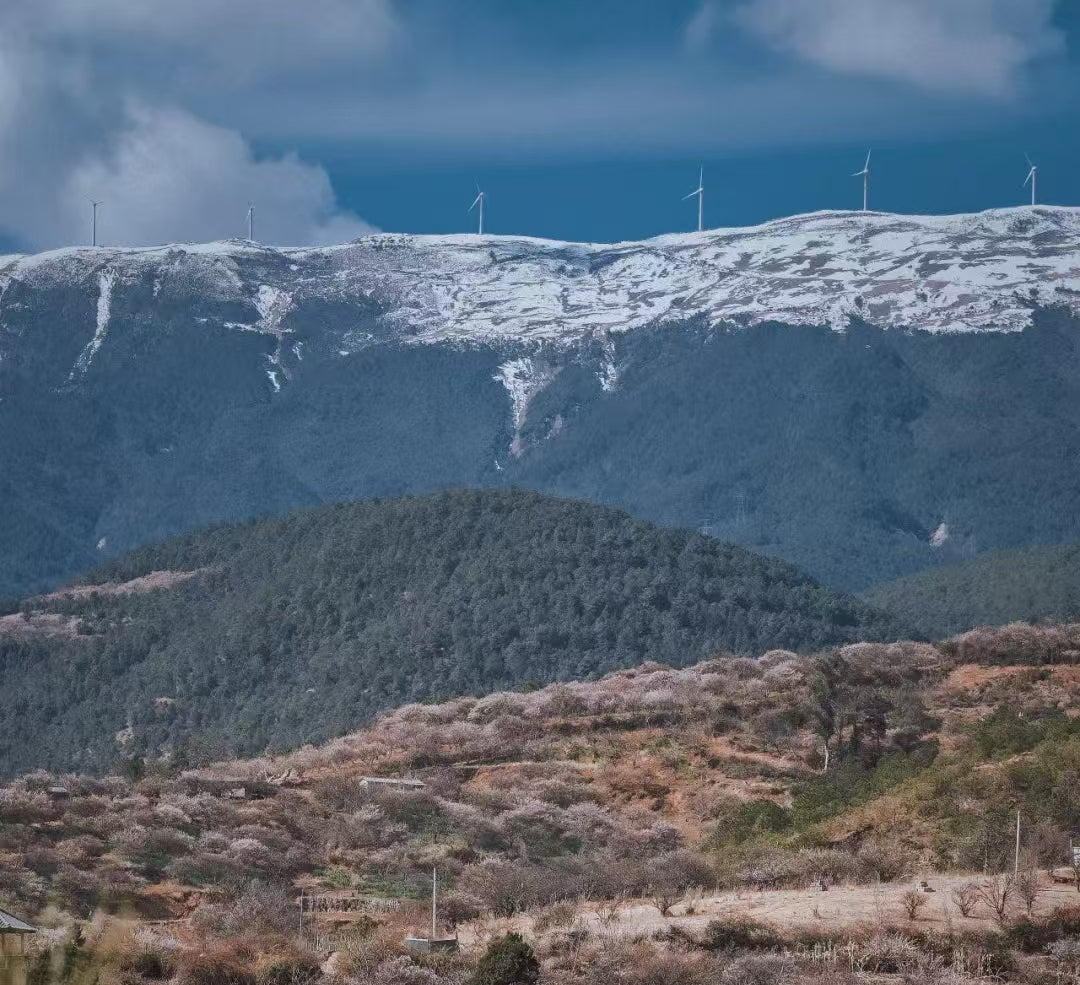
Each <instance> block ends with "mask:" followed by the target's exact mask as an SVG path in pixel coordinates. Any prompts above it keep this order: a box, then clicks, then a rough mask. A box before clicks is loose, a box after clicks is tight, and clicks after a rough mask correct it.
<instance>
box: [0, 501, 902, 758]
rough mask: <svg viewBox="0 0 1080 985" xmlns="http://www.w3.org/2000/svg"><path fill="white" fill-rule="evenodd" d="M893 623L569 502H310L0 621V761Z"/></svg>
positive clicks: (128, 750)
mask: <svg viewBox="0 0 1080 985" xmlns="http://www.w3.org/2000/svg"><path fill="white" fill-rule="evenodd" d="M155 572H159V573H161V572H164V573H162V574H156V575H155V574H153V573H155ZM148 575H150V576H151V577H149V578H147V577H145V576H148ZM896 635H897V630H895V629H894V627H893V625H892V624H891V622H890V621H889V619H888V618H886V617H884V616H882V615H880V614H877V613H876V612H875V611H873V610H871V609H870V608H869V607H868V606H866V605H865V604H864V603H861V602H858V601H856V600H854V599H853V598H851V597H848V596H844V595H842V594H838V593H835V592H832V591H829V590H827V589H825V588H822V587H821V586H819V585H818V584H817V583H815V582H814V581H813V580H812V579H810V578H808V577H807V576H805V575H803V574H801V573H800V572H799V571H797V570H796V569H794V568H793V567H791V566H790V565H788V564H786V563H783V562H780V561H775V560H771V559H766V558H761V557H758V556H756V555H753V554H750V553H748V552H747V551H744V550H742V549H741V548H738V547H733V546H730V545H726V544H723V543H721V542H718V541H716V540H713V539H711V538H707V537H703V536H701V535H698V534H690V533H684V532H677V531H671V530H664V529H659V528H657V527H654V526H651V525H649V524H647V523H644V522H641V521H638V520H634V519H632V518H631V517H629V516H627V515H626V514H624V513H621V512H618V511H615V510H611V509H607V508H602V507H597V506H593V505H590V504H585V503H579V502H574V501H568V500H559V499H553V498H549V497H545V496H542V495H540V494H537V493H531V492H453V493H444V494H438V495H434V496H430V497H417V498H402V499H393V500H384V501H373V502H367V503H360V504H350V505H338V506H330V507H322V508H319V509H315V510H311V511H305V512H300V513H296V514H293V515H291V516H289V517H286V518H284V519H279V518H278V519H265V520H261V521H256V522H252V523H248V524H241V525H235V526H224V527H219V528H216V529H211V530H209V531H206V532H203V533H197V534H193V535H189V536H185V537H182V538H178V539H175V540H171V541H168V542H166V543H164V544H162V545H160V546H155V547H148V548H144V549H142V550H140V551H137V552H136V553H134V554H131V555H129V556H127V557H124V558H121V559H119V560H117V561H115V562H114V563H112V564H110V565H109V566H108V567H106V568H104V569H103V570H102V571H100V572H98V573H97V574H96V575H95V576H94V577H93V578H92V579H91V580H90V583H88V584H87V585H83V586H81V587H78V588H76V589H74V590H72V591H69V592H67V593H61V594H58V595H54V596H49V597H45V598H40V599H36V600H30V601H28V602H26V603H24V604H23V605H22V607H21V612H18V613H16V614H12V615H9V616H8V617H7V618H5V619H3V620H2V621H0V674H2V676H3V680H4V687H3V689H2V691H0V737H2V738H0V770H2V771H4V772H9V773H10V772H15V771H18V770H24V769H28V768H32V767H34V766H37V765H49V766H52V767H57V768H59V767H64V768H70V767H75V766H78V767H79V768H82V769H89V770H94V769H100V768H104V767H108V766H110V765H112V764H113V762H114V760H115V758H116V756H117V755H118V754H123V755H125V756H130V755H133V754H136V753H138V754H144V753H151V754H156V753H157V752H159V751H161V750H162V749H183V750H184V754H185V755H188V756H191V757H192V758H204V757H205V756H208V755H223V754H233V753H235V754H241V753H253V752H258V751H260V750H263V749H266V748H271V749H283V748H288V747H293V746H296V745H298V744H300V743H304V742H310V741H316V740H322V739H326V738H328V737H331V736H333V735H336V734H339V733H341V732H342V731H344V730H346V729H348V728H350V727H356V726H357V725H359V724H362V723H363V722H364V721H365V720H366V719H368V718H369V717H370V716H371V715H372V714H373V713H374V712H376V711H379V710H381V709H385V708H389V707H392V706H394V705H396V704H400V703H401V702H403V701H414V700H426V699H431V698H444V697H448V696H452V695H458V694H473V693H484V692H488V691H491V690H494V689H498V688H505V687H510V686H521V685H524V684H530V683H533V682H535V683H543V682H548V681H552V680H569V679H582V678H588V677H590V676H593V675H596V674H601V673H604V672H606V671H610V670H612V669H615V668H619V667H626V666H630V665H633V664H637V663H640V662H642V661H644V660H657V661H662V662H665V663H670V664H675V665H686V664H690V663H693V662H695V661H697V660H700V659H702V658H704V657H707V656H709V655H710V654H713V653H714V652H716V651H718V650H725V651H731V652H736V653H741V654H760V653H763V652H764V651H767V650H770V649H773V648H779V647H783V648H788V649H797V650H815V649H818V648H820V647H823V646H826V645H829V644H834V643H840V642H845V641H853V640H862V639H883V638H889V637H894V636H896ZM117 734H119V737H120V738H119V744H118V743H117V741H116V740H115V739H114V736H116V735H117ZM26 735H33V736H35V741H34V742H33V743H32V744H29V745H28V744H27V743H25V742H24V741H23V737H25V736H26Z"/></svg>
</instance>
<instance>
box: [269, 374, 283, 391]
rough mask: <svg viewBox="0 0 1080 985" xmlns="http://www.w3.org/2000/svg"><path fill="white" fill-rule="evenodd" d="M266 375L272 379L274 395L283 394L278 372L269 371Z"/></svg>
mask: <svg viewBox="0 0 1080 985" xmlns="http://www.w3.org/2000/svg"><path fill="white" fill-rule="evenodd" d="M266 375H267V376H268V377H269V379H270V383H271V385H272V386H273V388H274V393H280V392H281V383H280V381H279V380H278V371H277V370H276V369H268V370H267V371H266Z"/></svg>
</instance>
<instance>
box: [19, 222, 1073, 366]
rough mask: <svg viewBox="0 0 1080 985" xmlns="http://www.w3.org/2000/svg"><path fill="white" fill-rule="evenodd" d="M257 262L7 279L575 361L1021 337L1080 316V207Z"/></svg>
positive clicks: (204, 253) (199, 252)
mask: <svg viewBox="0 0 1080 985" xmlns="http://www.w3.org/2000/svg"><path fill="white" fill-rule="evenodd" d="M251 252H252V251H251V249H250V248H249V247H247V246H245V245H243V244H237V243H235V242H233V243H228V242H226V243H210V244H204V245H197V244H196V245H182V246H168V247H160V248H152V249H137V250H123V249H118V248H104V249H102V248H99V249H98V250H96V251H92V250H86V249H75V248H69V249H64V250H54V251H52V252H49V253H43V254H40V255H37V256H12V257H0V282H3V281H4V280H5V279H6V280H12V279H13V280H18V281H21V282H24V283H26V284H29V285H30V286H35V285H38V284H41V285H43V286H49V285H54V284H64V285H72V284H77V283H80V282H81V281H82V280H83V279H85V278H86V277H88V276H96V272H97V271H98V270H100V269H101V265H102V263H105V264H107V265H108V267H109V269H112V270H117V271H119V272H120V275H121V276H122V277H124V278H127V277H128V276H130V277H132V279H133V280H134V279H138V278H140V277H142V276H145V275H147V274H149V275H150V276H158V275H160V276H162V278H163V280H162V282H163V283H166V284H169V285H170V286H171V285H173V284H181V283H183V284H185V285H187V288H188V289H189V290H191V291H197V292H198V293H199V295H200V296H201V297H203V298H205V299H206V300H208V301H212V302H214V303H224V304H241V303H248V304H253V305H254V307H255V308H256V309H257V310H258V313H259V321H258V324H257V325H255V326H248V325H241V324H234V325H233V327H237V328H244V329H246V330H255V331H262V332H268V333H272V334H275V335H280V334H282V331H283V330H282V328H281V326H282V324H283V322H284V319H285V317H286V315H287V314H288V313H289V312H290V311H292V310H293V308H295V307H298V306H302V305H304V304H305V303H309V302H318V303H321V304H327V303H329V304H331V305H357V304H360V303H365V302H367V301H368V300H369V299H370V300H371V301H374V302H375V304H376V305H377V312H378V313H377V314H376V315H375V317H377V318H378V319H379V321H380V322H381V324H382V327H383V328H387V329H395V328H397V329H399V330H400V332H401V338H402V340H403V341H405V342H410V343H433V342H443V341H460V342H485V343H506V342H508V343H521V342H537V341H541V342H545V343H552V344H555V345H559V346H569V345H573V344H576V343H578V342H581V341H585V340H591V339H596V338H604V337H607V336H608V335H611V334H614V333H616V332H628V331H632V330H634V329H636V328H641V327H645V326H657V325H662V324H665V323H671V322H676V321H685V320H688V319H694V318H697V319H701V320H702V321H703V322H704V323H706V324H709V325H754V324H758V323H761V322H769V321H777V322H782V323H785V324H789V325H814V326H831V327H832V328H834V329H836V330H844V329H846V328H847V326H848V324H849V322H850V320H851V319H852V318H859V319H862V320H865V321H866V322H868V323H870V324H872V325H875V326H877V327H879V328H883V329H920V330H925V331H930V332H984V331H985V332H1010V331H1020V330H1022V329H1024V328H1026V327H1028V326H1029V325H1030V324H1031V320H1032V314H1033V311H1034V310H1035V309H1036V308H1038V307H1040V306H1041V307H1045V306H1049V305H1060V306H1061V307H1063V308H1065V309H1066V310H1068V311H1070V312H1072V313H1073V314H1074V315H1077V316H1080V209H1077V208H1064V207H1043V206H1039V207H1036V208H1029V207H1024V208H1016V209H997V210H992V211H989V212H982V213H978V214H973V215H954V216H904V215H893V214H887V213H881V212H869V213H853V212H818V213H813V214H810V215H801V216H792V217H789V218H784V219H777V220H775V221H772V222H768V223H764V224H763V225H760V226H755V227H750V228H744V229H716V230H710V231H707V232H703V233H687V234H678V235H670V236H661V237H658V238H656V239H652V240H647V241H645V242H638V243H617V244H614V245H610V246H605V245H597V244H579V243H564V242H555V241H551V240H541V239H534V238H528V237H499V236H484V237H477V236H473V235H460V236H406V235H400V234H389V233H383V234H378V235H372V236H366V237H362V238H360V239H358V240H356V241H354V242H352V243H348V244H345V245H342V246H335V247H318V248H300V249H272V248H265V249H261V248H260V250H259V253H258V256H259V258H260V265H259V268H258V269H259V272H258V273H257V274H256V273H255V272H254V271H253V270H252V269H251V267H250V263H251V261H250V257H251ZM293 268H295V269H293ZM268 269H269V270H273V271H274V273H273V274H267V273H265V271H266V270H268ZM256 276H257V277H258V278H259V280H254V278H255V277H256ZM267 279H270V280H271V283H269V284H268V283H261V282H260V281H264V280H267ZM368 311H370V308H365V317H366V316H367V312H368ZM612 361H613V360H612ZM605 375H607V374H605Z"/></svg>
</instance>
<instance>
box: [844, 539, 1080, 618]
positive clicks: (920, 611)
mask: <svg viewBox="0 0 1080 985" xmlns="http://www.w3.org/2000/svg"><path fill="white" fill-rule="evenodd" d="M862 597H863V598H864V599H865V600H866V601H867V602H869V603H870V604H871V605H875V606H878V607H880V608H882V609H886V610H888V611H889V612H891V613H893V614H894V615H895V616H897V617H898V618H899V619H901V620H902V621H903V622H904V624H905V625H907V626H912V627H914V628H915V629H917V630H919V631H920V632H921V633H923V634H925V635H927V636H931V637H938V636H946V635H948V634H950V633H959V632H963V631H964V630H967V629H972V628H973V627H975V626H999V625H1001V624H1003V623H1008V622H1017V621H1022V622H1075V621H1078V620H1080V544H1064V545H1057V544H1042V545H1036V546H1033V547H1024V548H1021V549H1019V550H1015V551H998V552H995V553H993V554H988V555H986V556H984V557H980V558H976V559H974V560H972V561H969V562H967V563H966V564H959V565H956V566H954V567H949V568H938V569H936V570H931V571H925V572H922V573H921V574H917V575H911V576H910V577H908V578H901V579H899V580H897V581H892V582H888V583H886V584H884V585H878V586H876V587H875V588H872V589H870V590H869V591H867V592H864V593H863V596H862Z"/></svg>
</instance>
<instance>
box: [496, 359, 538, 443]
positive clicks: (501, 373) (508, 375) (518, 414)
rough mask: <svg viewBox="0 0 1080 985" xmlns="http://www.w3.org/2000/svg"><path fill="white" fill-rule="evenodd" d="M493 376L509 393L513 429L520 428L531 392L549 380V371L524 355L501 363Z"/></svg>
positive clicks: (531, 395)
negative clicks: (542, 369)
mask: <svg viewBox="0 0 1080 985" xmlns="http://www.w3.org/2000/svg"><path fill="white" fill-rule="evenodd" d="M493 378H494V379H496V380H498V381H499V382H500V383H502V385H503V386H504V387H506V392H507V393H509V394H510V406H511V408H512V416H513V420H514V430H515V431H519V430H521V425H522V424H524V423H525V414H526V412H527V411H528V409H529V401H530V400H531V399H532V397H533V394H535V393H536V392H537V391H538V390H540V389H542V388H543V387H544V386H545V385H546V384H547V383H549V382H550V381H551V374H550V372H547V373H545V372H543V371H541V370H538V369H537V365H536V363H535V362H534V361H533V360H532V359H530V358H529V357H527V356H526V357H525V358H523V359H511V360H509V361H508V362H505V363H503V364H502V365H501V366H500V367H499V369H498V371H497V372H496V373H495V376H494V377H493Z"/></svg>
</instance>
